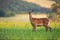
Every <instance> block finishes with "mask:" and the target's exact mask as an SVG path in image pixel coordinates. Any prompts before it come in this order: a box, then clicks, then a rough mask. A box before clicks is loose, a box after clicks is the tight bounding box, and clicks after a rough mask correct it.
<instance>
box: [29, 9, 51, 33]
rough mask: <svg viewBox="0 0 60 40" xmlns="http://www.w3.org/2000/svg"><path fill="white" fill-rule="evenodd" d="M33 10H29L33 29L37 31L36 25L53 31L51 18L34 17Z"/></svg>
mask: <svg viewBox="0 0 60 40" xmlns="http://www.w3.org/2000/svg"><path fill="white" fill-rule="evenodd" d="M32 12H33V10H32V11H29V12H28V13H29V20H30V23H31V25H32V27H33V31H36V27H38V26H39V27H43V26H44V27H45V29H46V32H47V31H48V29H49V30H50V31H51V27H49V25H48V24H49V18H33V17H32Z"/></svg>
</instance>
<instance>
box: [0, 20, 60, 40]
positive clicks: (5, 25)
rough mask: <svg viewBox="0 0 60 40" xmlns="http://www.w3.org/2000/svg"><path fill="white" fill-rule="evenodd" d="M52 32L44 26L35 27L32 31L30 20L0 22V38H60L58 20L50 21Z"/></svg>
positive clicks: (56, 39) (43, 39)
mask: <svg viewBox="0 0 60 40" xmlns="http://www.w3.org/2000/svg"><path fill="white" fill-rule="evenodd" d="M49 26H50V27H51V28H52V32H50V31H48V32H46V31H45V28H44V27H37V29H36V32H33V31H32V25H31V24H30V22H12V21H1V22H0V40H60V22H56V23H54V22H51V23H50V25H49Z"/></svg>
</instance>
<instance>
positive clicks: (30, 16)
mask: <svg viewBox="0 0 60 40" xmlns="http://www.w3.org/2000/svg"><path fill="white" fill-rule="evenodd" d="M29 19H30V21H31V20H32V14H31V12H29Z"/></svg>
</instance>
